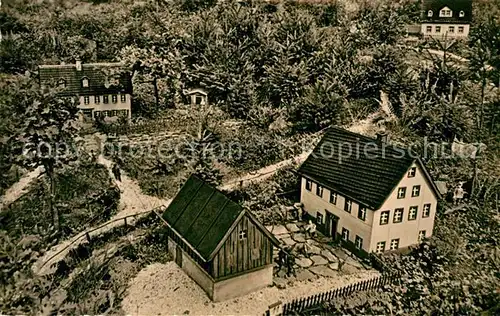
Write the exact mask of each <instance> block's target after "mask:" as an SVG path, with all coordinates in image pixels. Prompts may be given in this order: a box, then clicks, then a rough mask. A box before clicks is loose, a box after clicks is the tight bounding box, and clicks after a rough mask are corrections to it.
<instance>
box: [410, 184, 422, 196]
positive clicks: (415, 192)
mask: <svg viewBox="0 0 500 316" xmlns="http://www.w3.org/2000/svg"><path fill="white" fill-rule="evenodd" d="M419 195H420V186H419V185H414V186H413V189H412V190H411V197H417V196H419Z"/></svg>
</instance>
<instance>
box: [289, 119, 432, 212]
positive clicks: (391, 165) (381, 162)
mask: <svg viewBox="0 0 500 316" xmlns="http://www.w3.org/2000/svg"><path fill="white" fill-rule="evenodd" d="M364 148H366V151H365V149H364ZM414 157H416V156H415V154H412V153H410V152H409V151H408V150H406V149H402V148H398V147H395V146H392V145H389V144H384V145H381V143H380V142H378V141H377V140H375V139H373V138H370V137H366V136H363V135H359V134H356V133H352V132H350V131H347V130H344V129H342V128H338V127H332V128H330V129H328V130H327V131H326V133H325V135H324V136H323V138H322V139H321V141H320V142H319V144H318V145H317V146H316V148H315V149H314V150H313V152H312V153H311V154H310V155H309V157H308V158H307V160H306V161H305V162H304V163H303V164H302V166H301V167H300V168H299V174H301V175H303V176H305V177H306V178H309V179H311V180H313V181H316V182H318V183H320V184H321V185H323V186H325V187H327V188H330V189H331V190H333V191H335V192H338V193H339V194H341V195H344V196H346V197H348V198H350V199H352V200H354V201H356V202H358V203H360V204H362V205H365V206H367V207H368V208H370V209H373V210H377V209H379V208H380V207H381V206H382V204H383V203H384V201H385V200H386V198H387V197H388V196H389V194H390V193H391V192H392V191H393V189H394V187H395V186H396V185H397V184H398V183H399V182H400V181H401V179H402V178H403V176H404V175H405V174H406V172H407V171H408V169H409V168H410V166H411V165H412V164H413V162H414V161H417V162H418V163H419V164H420V167H421V168H422V170H424V173H425V175H426V177H427V179H428V181H429V183H430V185H431V187H432V188H433V190H434V192H435V193H436V196H437V197H439V193H438V192H437V189H436V188H435V185H434V182H433V181H432V179H431V178H430V176H429V174H428V173H427V171H426V170H425V167H424V166H423V164H422V163H421V161H420V159H418V158H414Z"/></svg>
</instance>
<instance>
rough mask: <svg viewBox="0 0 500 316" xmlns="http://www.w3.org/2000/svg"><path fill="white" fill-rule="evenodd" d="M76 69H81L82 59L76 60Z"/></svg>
mask: <svg viewBox="0 0 500 316" xmlns="http://www.w3.org/2000/svg"><path fill="white" fill-rule="evenodd" d="M76 70H78V71H81V70H82V61H81V60H80V59H77V60H76Z"/></svg>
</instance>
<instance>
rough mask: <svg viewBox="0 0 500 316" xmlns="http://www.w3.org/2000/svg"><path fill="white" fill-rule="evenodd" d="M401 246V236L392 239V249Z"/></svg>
mask: <svg viewBox="0 0 500 316" xmlns="http://www.w3.org/2000/svg"><path fill="white" fill-rule="evenodd" d="M398 248H399V238H398V239H393V240H391V250H396V249H398Z"/></svg>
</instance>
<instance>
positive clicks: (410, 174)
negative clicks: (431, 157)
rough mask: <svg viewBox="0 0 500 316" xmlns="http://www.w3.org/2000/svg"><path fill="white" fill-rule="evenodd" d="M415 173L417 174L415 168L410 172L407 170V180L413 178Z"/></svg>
mask: <svg viewBox="0 0 500 316" xmlns="http://www.w3.org/2000/svg"><path fill="white" fill-rule="evenodd" d="M416 172H417V167H411V168H410V170H408V178H413V177H414V176H415V173H416Z"/></svg>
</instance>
